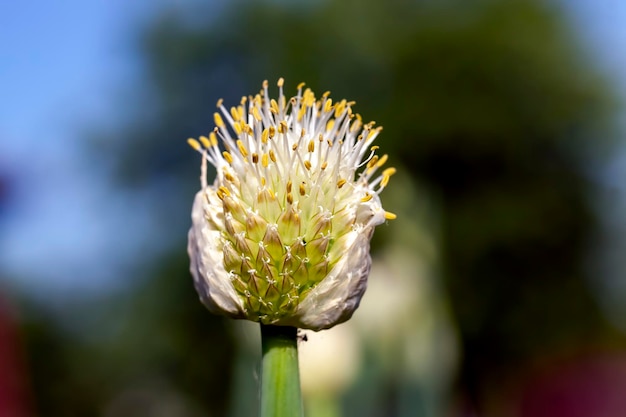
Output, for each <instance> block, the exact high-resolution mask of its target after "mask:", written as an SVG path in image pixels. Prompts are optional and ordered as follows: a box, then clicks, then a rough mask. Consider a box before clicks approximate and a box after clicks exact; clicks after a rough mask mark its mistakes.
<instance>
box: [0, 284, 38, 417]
mask: <svg viewBox="0 0 626 417" xmlns="http://www.w3.org/2000/svg"><path fill="white" fill-rule="evenodd" d="M22 353H23V352H22V350H21V348H20V343H19V338H18V332H17V328H16V322H15V320H14V318H13V315H12V314H11V309H10V308H9V306H8V304H7V302H6V301H5V300H4V298H3V297H2V296H0V417H27V416H31V414H32V413H31V411H30V407H29V406H28V404H29V401H28V394H27V389H26V386H27V384H26V380H27V378H26V374H25V367H24V366H23V365H24V364H23V356H22Z"/></svg>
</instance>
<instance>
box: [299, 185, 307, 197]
mask: <svg viewBox="0 0 626 417" xmlns="http://www.w3.org/2000/svg"><path fill="white" fill-rule="evenodd" d="M305 194H306V188H304V183H302V184H300V195H301V196H304V195H305Z"/></svg>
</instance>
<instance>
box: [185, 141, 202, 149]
mask: <svg viewBox="0 0 626 417" xmlns="http://www.w3.org/2000/svg"><path fill="white" fill-rule="evenodd" d="M187 143H188V144H189V146H191V147H192V148H194V149H195V150H196V151H201V150H202V146H201V145H200V142H198V141H197V140H195V139H194V138H189V139H187Z"/></svg>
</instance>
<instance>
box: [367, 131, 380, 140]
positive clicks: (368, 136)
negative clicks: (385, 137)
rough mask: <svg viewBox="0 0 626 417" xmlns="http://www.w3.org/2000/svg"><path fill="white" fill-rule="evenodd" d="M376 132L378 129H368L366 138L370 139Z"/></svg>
mask: <svg viewBox="0 0 626 417" xmlns="http://www.w3.org/2000/svg"><path fill="white" fill-rule="evenodd" d="M377 134H378V129H374V130H370V131H369V133H368V134H367V139H371V138H372V136H374V135H377Z"/></svg>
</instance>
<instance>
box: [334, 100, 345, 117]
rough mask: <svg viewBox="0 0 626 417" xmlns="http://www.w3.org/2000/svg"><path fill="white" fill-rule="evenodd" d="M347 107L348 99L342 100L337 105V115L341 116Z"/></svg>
mask: <svg viewBox="0 0 626 417" xmlns="http://www.w3.org/2000/svg"><path fill="white" fill-rule="evenodd" d="M345 109H346V100H341V101H340V102H339V103H337V105H336V106H335V117H339V116H340V115H341V113H343V111H344V110H345Z"/></svg>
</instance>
